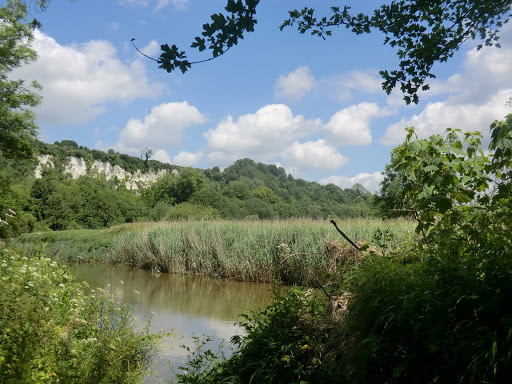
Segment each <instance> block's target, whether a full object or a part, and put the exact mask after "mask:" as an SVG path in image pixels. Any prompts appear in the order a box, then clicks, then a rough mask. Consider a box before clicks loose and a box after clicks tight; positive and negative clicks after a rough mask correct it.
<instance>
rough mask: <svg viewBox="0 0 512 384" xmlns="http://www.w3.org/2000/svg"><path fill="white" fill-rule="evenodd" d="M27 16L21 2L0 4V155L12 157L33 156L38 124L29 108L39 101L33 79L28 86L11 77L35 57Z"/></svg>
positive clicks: (25, 6) (14, 0)
mask: <svg viewBox="0 0 512 384" xmlns="http://www.w3.org/2000/svg"><path fill="white" fill-rule="evenodd" d="M26 16H27V5H26V4H25V3H24V2H21V1H18V0H8V1H7V3H6V4H5V6H2V7H0V116H1V119H0V155H1V156H3V157H6V158H15V159H16V158H30V157H31V156H32V151H33V148H32V145H33V141H34V140H35V138H36V136H37V127H36V125H35V122H34V117H35V116H34V113H33V112H32V111H31V109H30V108H31V107H35V106H36V105H38V104H39V103H40V97H39V96H38V95H37V94H36V93H35V91H37V90H38V89H39V88H40V87H39V85H38V84H37V83H36V82H33V83H32V84H31V85H30V86H29V87H27V86H26V85H25V84H24V82H23V80H14V79H12V78H11V76H10V73H11V72H12V71H13V70H15V69H16V68H19V67H21V66H22V65H24V64H28V63H31V62H33V61H34V60H35V59H36V57H37V54H36V52H35V51H34V50H33V49H32V48H31V47H30V43H31V41H32V38H33V36H32V27H33V26H32V25H29V24H28V22H27V20H26Z"/></svg>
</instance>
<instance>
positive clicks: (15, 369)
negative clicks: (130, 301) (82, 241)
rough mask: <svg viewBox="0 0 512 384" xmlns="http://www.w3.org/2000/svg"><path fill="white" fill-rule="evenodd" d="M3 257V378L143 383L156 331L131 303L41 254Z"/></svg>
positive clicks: (5, 252) (0, 298) (0, 317)
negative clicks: (140, 324) (140, 322)
mask: <svg viewBox="0 0 512 384" xmlns="http://www.w3.org/2000/svg"><path fill="white" fill-rule="evenodd" d="M0 257H1V259H0V382H2V383H6V384H9V383H12V384H14V383H58V382H61V383H62V382H63V383H91V384H92V383H95V384H96V383H105V384H106V383H109V384H110V383H123V384H124V383H141V382H142V380H143V375H144V372H145V370H146V368H147V367H148V365H149V363H150V361H151V358H152V355H153V351H154V347H155V343H156V341H157V337H154V336H150V335H149V334H148V329H147V328H145V329H143V330H137V328H136V324H135V322H134V319H133V317H132V316H131V314H130V311H129V309H128V308H127V307H121V308H120V307H116V306H115V305H114V300H113V298H112V297H108V296H106V295H105V292H104V291H102V290H100V289H98V290H97V291H91V292H92V294H90V295H86V294H84V292H83V288H84V287H83V286H81V285H79V284H77V283H75V282H74V280H73V277H72V276H71V275H70V273H69V271H68V270H67V269H66V268H65V267H63V266H61V265H59V264H57V263H56V262H52V261H51V260H50V259H47V258H45V257H43V256H41V255H38V256H36V257H31V258H28V257H24V256H20V255H19V254H17V253H16V252H14V251H13V250H9V249H3V250H0Z"/></svg>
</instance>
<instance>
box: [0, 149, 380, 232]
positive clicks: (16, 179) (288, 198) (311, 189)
mask: <svg viewBox="0 0 512 384" xmlns="http://www.w3.org/2000/svg"><path fill="white" fill-rule="evenodd" d="M36 146H37V151H38V158H39V159H41V160H42V162H43V163H44V164H45V165H44V164H41V163H39V164H38V163H37V161H34V160H33V161H26V162H19V161H18V162H13V161H10V160H7V159H4V158H0V166H1V171H0V181H1V182H2V183H1V186H0V212H7V210H8V209H14V210H15V211H16V212H17V217H16V219H15V220H14V219H13V220H11V221H12V222H11V223H10V225H9V226H7V225H3V226H1V227H0V236H1V237H3V238H5V237H11V236H15V235H17V234H20V233H23V232H31V231H39V230H63V229H79V228H87V229H89V228H104V227H109V226H112V225H116V224H121V223H125V222H133V221H147V220H150V221H159V220H172V219H190V218H203V219H216V218H223V219H273V218H291V217H310V218H327V217H329V216H334V217H343V218H345V217H365V216H369V215H371V213H372V206H371V204H372V201H373V195H372V194H371V193H369V192H368V191H367V190H366V189H364V188H363V187H362V186H360V185H355V186H354V187H352V188H350V189H340V188H339V187H337V186H335V185H333V184H329V185H325V186H324V185H320V184H318V183H316V182H309V181H305V180H302V179H296V178H294V177H292V176H291V175H288V174H286V172H285V171H284V169H283V168H280V167H277V166H275V165H267V164H263V163H256V162H254V161H253V160H251V159H242V160H238V161H236V162H235V163H234V164H232V165H231V166H229V167H227V168H226V169H224V170H223V171H221V170H220V169H219V167H213V168H211V169H206V170H202V169H193V168H185V167H179V166H174V165H171V164H166V163H161V162H159V161H156V160H150V159H148V160H143V159H140V158H138V157H135V156H129V155H125V154H120V153H118V152H115V151H114V150H109V151H108V152H103V151H98V150H91V149H89V148H87V147H82V146H79V145H78V144H77V143H75V142H74V141H69V140H63V141H61V142H56V143H54V144H47V143H43V142H37V145H36Z"/></svg>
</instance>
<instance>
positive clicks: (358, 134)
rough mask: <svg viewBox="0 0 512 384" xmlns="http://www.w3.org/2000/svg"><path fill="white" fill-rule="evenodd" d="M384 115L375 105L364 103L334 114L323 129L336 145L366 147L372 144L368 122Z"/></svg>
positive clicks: (383, 111) (384, 112) (384, 111)
mask: <svg viewBox="0 0 512 384" xmlns="http://www.w3.org/2000/svg"><path fill="white" fill-rule="evenodd" d="M386 114H387V111H386V110H381V109H380V108H379V106H378V105H377V104H375V103H366V102H364V103H360V104H357V105H352V106H350V107H348V108H345V109H342V110H341V111H338V112H336V113H335V114H334V116H332V117H331V119H330V120H329V122H328V123H327V124H326V125H325V129H326V130H327V133H328V136H329V138H330V140H332V141H334V142H336V144H337V145H368V144H371V142H372V135H371V133H370V121H371V120H372V119H373V118H374V117H378V116H384V115H386Z"/></svg>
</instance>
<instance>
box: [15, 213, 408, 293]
mask: <svg viewBox="0 0 512 384" xmlns="http://www.w3.org/2000/svg"><path fill="white" fill-rule="evenodd" d="M338 226H339V227H340V228H341V229H342V230H343V231H344V232H345V233H346V234H347V235H348V236H349V237H350V238H351V239H352V240H354V241H359V242H368V241H370V240H371V238H372V236H373V235H374V234H375V233H376V231H378V230H380V231H385V230H388V231H390V232H391V233H393V234H394V235H395V236H396V237H397V238H400V237H404V236H406V235H407V234H408V233H409V232H411V231H412V228H413V224H412V223H411V222H410V221H406V220H392V221H382V220H375V219H352V220H343V221H338ZM332 242H343V244H345V240H343V239H342V238H341V236H340V235H339V234H338V232H337V231H336V229H335V228H334V227H333V226H332V225H331V224H330V223H329V222H328V221H327V220H325V221H320V220H309V219H300V220H277V221H179V222H163V223H134V224H126V225H121V226H116V227H112V228H109V229H105V230H76V231H62V232H43V233H32V234H25V235H22V236H20V237H19V238H18V239H17V240H16V241H15V243H14V245H15V246H17V247H19V248H21V249H22V250H24V251H32V252H34V251H36V250H37V248H38V247H39V244H41V243H45V244H46V246H45V247H46V248H45V251H46V252H47V253H48V254H49V255H51V256H52V257H57V258H61V259H64V260H68V261H99V262H108V263H113V264H124V265H130V266H134V267H138V268H144V269H152V270H155V271H160V272H169V273H197V274H206V275H210V276H214V277H219V278H227V279H237V280H246V281H257V282H271V281H273V280H275V279H276V278H280V279H281V281H283V282H285V283H289V284H301V285H317V284H318V283H321V282H323V281H324V280H325V278H326V274H325V272H326V271H327V264H328V259H329V252H328V251H327V249H326V245H327V244H329V243H332ZM281 244H286V245H283V246H282V247H280V248H278V246H280V245H281Z"/></svg>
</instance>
